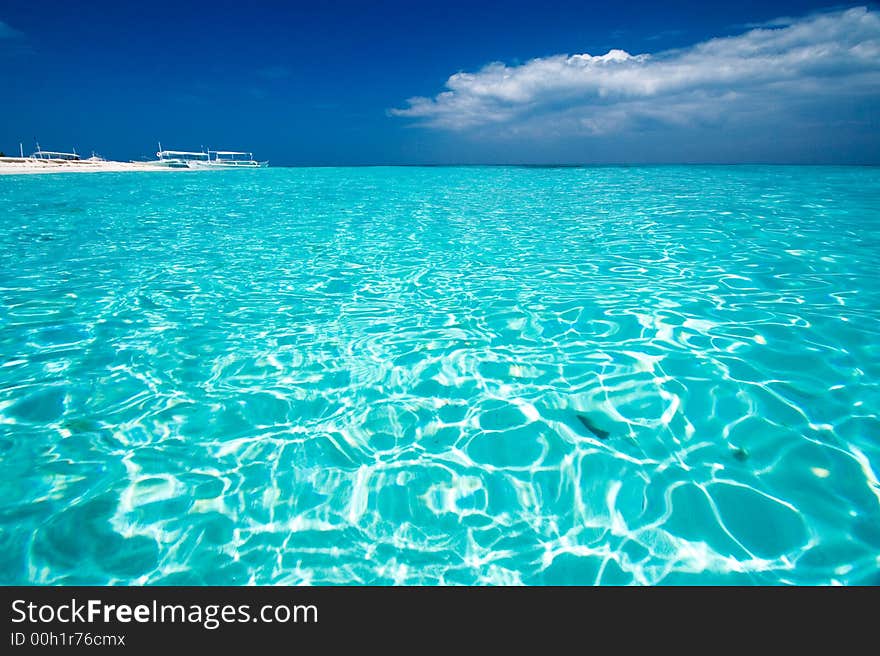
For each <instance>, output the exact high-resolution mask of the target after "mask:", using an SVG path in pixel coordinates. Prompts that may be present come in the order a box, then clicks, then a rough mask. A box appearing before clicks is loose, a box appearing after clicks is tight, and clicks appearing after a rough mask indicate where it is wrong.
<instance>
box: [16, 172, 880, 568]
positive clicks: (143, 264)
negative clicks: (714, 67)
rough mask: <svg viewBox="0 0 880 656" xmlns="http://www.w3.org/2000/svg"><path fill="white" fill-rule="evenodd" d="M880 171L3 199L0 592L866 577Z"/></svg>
mask: <svg viewBox="0 0 880 656" xmlns="http://www.w3.org/2000/svg"><path fill="white" fill-rule="evenodd" d="M878 281H880V169H869V168H788V167H655V168H650V167H649V168H587V169H524V168H439V169H418V168H412V169H408V168H375V169H370V168H367V169H287V170H285V169H269V170H263V171H234V172H193V173H186V172H183V173H156V174H151V173H140V174H134V173H128V174H125V173H122V174H90V175H55V176H13V177H6V178H0V301H2V305H0V529H2V530H0V583H7V584H8V583H64V584H75V583H85V584H92V583H164V584H184V583H193V584H201V583H213V584H245V583H314V584H321V583H381V584H385V583H419V584H429V583H447V584H459V583H465V584H472V583H510V584H513V583H526V584H572V583H577V584H589V583H603V584H628V583H637V584H645V583H663V584H666V583H668V584H673V583H694V584H700V583H737V584H740V583H796V584H814V583H833V582H838V583H845V584H846V583H877V582H878V581H880V575H878V572H880V560H878V559H880V485H878V481H877V475H878V472H880V419H878V411H880V387H878V385H880V285H878Z"/></svg>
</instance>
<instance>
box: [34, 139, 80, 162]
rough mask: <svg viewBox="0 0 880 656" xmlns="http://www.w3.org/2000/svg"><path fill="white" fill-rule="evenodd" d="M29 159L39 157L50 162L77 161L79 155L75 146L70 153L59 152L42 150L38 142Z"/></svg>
mask: <svg viewBox="0 0 880 656" xmlns="http://www.w3.org/2000/svg"><path fill="white" fill-rule="evenodd" d="M30 158H31V159H39V160H43V161H52V162H78V161H79V160H80V156H79V155H78V154H77V152H76V148H74V149H73V152H72V153H59V152H56V151H54V150H43V149H42V148H40V144H39V143H38V144H37V150H36V151H34V152H33V153H32V154H31V157H30Z"/></svg>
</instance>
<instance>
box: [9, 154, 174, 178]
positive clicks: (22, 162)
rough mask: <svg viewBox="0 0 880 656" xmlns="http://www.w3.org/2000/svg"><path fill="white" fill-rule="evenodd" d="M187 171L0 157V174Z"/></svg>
mask: <svg viewBox="0 0 880 656" xmlns="http://www.w3.org/2000/svg"><path fill="white" fill-rule="evenodd" d="M181 170H182V171H188V170H190V169H173V168H169V167H167V166H153V165H151V164H148V163H146V162H143V163H141V162H112V161H88V160H79V161H58V160H42V161H41V160H33V159H29V158H21V157H3V158H0V175H22V174H31V173H107V172H118V171H181Z"/></svg>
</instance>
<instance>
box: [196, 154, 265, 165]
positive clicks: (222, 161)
mask: <svg viewBox="0 0 880 656" xmlns="http://www.w3.org/2000/svg"><path fill="white" fill-rule="evenodd" d="M211 155H213V157H211ZM197 166H200V167H201V166H207V167H208V168H212V169H262V168H266V167H267V166H269V162H268V161H264V162H258V161H257V160H255V159H254V154H253V153H247V152H243V151H238V150H209V151H208V161H207V162H198V163H197Z"/></svg>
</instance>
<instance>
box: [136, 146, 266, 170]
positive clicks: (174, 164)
mask: <svg viewBox="0 0 880 656" xmlns="http://www.w3.org/2000/svg"><path fill="white" fill-rule="evenodd" d="M156 158H157V159H156V160H155V161H152V162H150V164H152V165H154V166H162V167H168V168H174V169H259V168H266V167H267V166H269V162H268V161H263V162H258V161H257V160H255V159H254V154H253V153H250V152H244V151H237V150H208V151H205V150H201V151H189V150H164V149H163V148H162V143H161V142H160V143H159V151H158V152H157V153H156Z"/></svg>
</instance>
